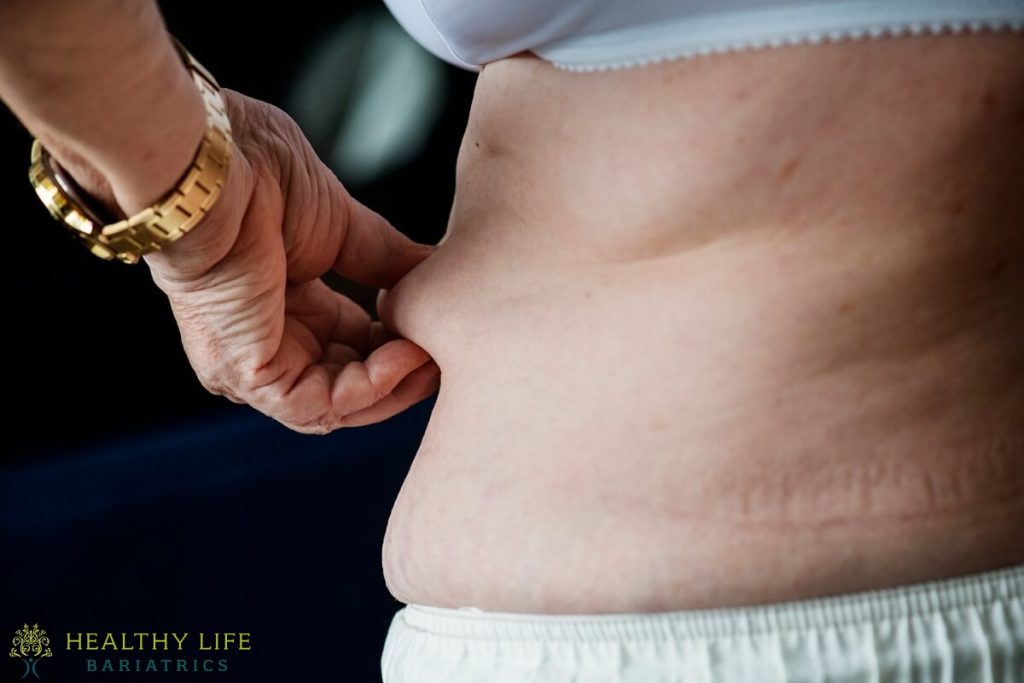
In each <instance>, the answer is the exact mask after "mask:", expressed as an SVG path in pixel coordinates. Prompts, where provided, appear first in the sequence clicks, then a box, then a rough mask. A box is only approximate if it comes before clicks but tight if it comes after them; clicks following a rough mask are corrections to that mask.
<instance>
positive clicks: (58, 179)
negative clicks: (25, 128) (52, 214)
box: [39, 145, 121, 235]
mask: <svg viewBox="0 0 1024 683" xmlns="http://www.w3.org/2000/svg"><path fill="white" fill-rule="evenodd" d="M39 162H40V163H41V164H42V166H43V169H44V171H45V172H46V174H47V175H48V176H49V177H50V178H51V179H52V180H53V182H54V183H55V184H56V185H57V187H59V188H60V190H61V192H63V193H64V195H65V196H66V197H67V199H68V203H69V204H70V205H71V206H72V207H74V209H75V211H76V212H77V213H78V214H79V215H81V216H82V217H84V218H85V219H86V220H87V221H88V222H90V223H92V225H90V226H86V225H81V226H79V225H74V224H72V222H71V221H70V220H67V219H65V222H66V223H67V224H68V225H69V226H70V227H72V228H75V229H76V230H79V231H80V232H84V233H85V234H87V235H90V234H94V232H96V231H98V230H99V229H100V228H102V227H103V226H104V225H109V224H110V223H116V222H117V221H119V220H121V218H120V217H118V216H116V215H114V213H113V212H112V211H110V210H109V209H107V207H105V206H103V204H102V203H100V202H98V201H96V200H95V199H94V198H93V197H91V196H89V194H88V193H87V192H86V191H85V190H83V189H82V188H81V187H79V186H78V183H76V182H75V180H74V178H72V177H71V175H70V174H68V173H67V172H65V171H64V169H63V168H61V167H60V164H58V163H57V160H56V159H54V158H53V156H51V155H50V153H49V152H47V151H46V148H45V147H43V146H42V145H40V155H39ZM77 222H80V221H76V223H77Z"/></svg>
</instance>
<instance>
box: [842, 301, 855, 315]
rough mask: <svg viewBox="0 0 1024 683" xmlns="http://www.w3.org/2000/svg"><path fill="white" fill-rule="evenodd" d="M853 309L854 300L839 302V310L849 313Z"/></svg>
mask: <svg viewBox="0 0 1024 683" xmlns="http://www.w3.org/2000/svg"><path fill="white" fill-rule="evenodd" d="M852 310H853V302H852V301H844V302H843V303H841V304H839V312H840V313H849V312H850V311H852Z"/></svg>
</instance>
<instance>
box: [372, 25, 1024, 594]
mask: <svg viewBox="0 0 1024 683" xmlns="http://www.w3.org/2000/svg"><path fill="white" fill-rule="evenodd" d="M458 173H459V176H458V177H459V182H458V191H457V196H456V199H455V204H454V208H453V212H452V215H451V220H450V224H449V230H448V233H447V236H446V237H445V239H444V240H443V242H442V243H441V246H440V248H439V249H438V250H437V251H436V252H435V253H434V254H433V255H432V256H431V257H430V258H429V259H427V260H426V261H425V262H423V263H422V264H421V265H420V266H418V267H417V268H416V269H414V270H413V271H412V272H411V273H410V274H409V275H407V276H406V277H405V278H404V279H403V280H402V281H401V282H400V283H399V285H398V286H397V287H396V288H395V289H394V290H392V291H391V292H390V293H389V294H388V296H387V297H385V300H384V301H383V306H382V307H381V308H382V312H383V313H384V315H385V319H386V320H388V321H389V322H390V323H391V324H393V325H394V326H395V328H396V329H397V330H398V331H399V332H400V333H401V334H402V335H403V336H405V337H407V338H408V339H410V340H412V341H415V342H416V343H417V344H419V345H420V346H422V347H423V348H424V349H426V350H427V351H428V352H429V353H430V354H431V356H432V357H433V358H434V359H435V360H436V361H437V363H438V364H439V365H440V367H441V371H442V383H441V390H440V395H439V398H438V403H437V407H436V409H435V412H434V414H433V416H432V419H431V422H430V425H429V427H428V430H427V434H426V437H425V439H424V441H423V444H422V447H421V449H420V451H419V453H418V455H417V457H416V459H415V461H414V463H413V465H412V468H411V470H410V472H409V475H408V477H407V479H406V481H405V484H404V486H403V488H402V491H401V493H400V495H399V497H398V500H397V502H396V504H395V506H394V509H393V511H392V514H391V519H390V523H389V527H388V531H387V536H386V539H385V544H384V550H383V563H384V569H385V574H386V577H387V579H388V585H389V587H390V589H391V591H392V592H393V594H394V595H395V596H396V597H397V598H398V599H400V600H402V601H405V602H415V603H422V604H428V605H439V606H447V607H456V606H468V605H472V606H476V607H479V608H482V609H486V610H498V611H512V612H556V613H561V612H623V611H651V610H668V609H680V608H705V607H715V606H726V605H739V604H751V603H763V602H770V601H778V600H787V599H795V598H803V597H810V596H818V595H824V594H830V593H839V592H848V591H857V590H866V589H873V588H879V587H883V586H891V585H895V584H900V583H907V582H914V581H921V580H927V579H934V578H941V577H948V576H952V575H956V574H962V573H967V572H973V571H978V570H984V569H988V568H994V567H1000V566H1005V565H1008V564H1012V563H1016V562H1021V561H1024V544H1022V543H1021V542H1020V539H1021V538H1024V381H1022V380H1024V228H1022V226H1024V40H1022V38H1021V37H1020V36H1019V35H1017V36H1013V35H985V36H952V37H950V36H945V37H922V38H904V39H897V40H875V41H867V42H850V43H843V44H839V45H826V46H807V47H797V48H788V49H783V50H767V51H758V52H748V53H740V54H734V55H727V56H716V57H710V58H705V59H698V60H690V61H682V62H672V63H667V64H663V65H660V66H655V67H648V68H643V69H635V70H628V71H621V72H614V73H601V74H574V73H566V72H560V71H558V70H556V69H554V68H552V67H551V66H550V65H546V64H544V63H543V62H541V61H539V60H536V59H533V58H529V57H521V58H514V59H509V60H505V61H502V62H499V63H496V64H490V65H488V66H486V67H485V68H484V71H483V73H482V74H481V76H480V79H479V82H478V86H477V92H476V98H475V101H474V105H473V110H472V113H471V117H470V122H469V127H468V130H467V132H466V136H465V139H464V142H463V146H462V150H461V157H460V161H459V168H458Z"/></svg>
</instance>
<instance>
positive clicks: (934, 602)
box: [396, 565, 1024, 641]
mask: <svg viewBox="0 0 1024 683" xmlns="http://www.w3.org/2000/svg"><path fill="white" fill-rule="evenodd" d="M1014 600H1020V601H1022V602H1024V565H1019V566H1016V567H1010V568H1004V569H999V570H994V571H992V572H985V573H982V574H974V575H968V576H962V577H954V578H951V579H941V580H938V581H931V582H925V583H919V584H911V585H907V586H898V587H894V588H884V589H880V590H877V591H865V592H859V593H851V594H846V595H835V596H825V597H821V598H811V599H807V600H796V601H788V602H779V603H772V604H765V605H752V606H750V607H729V608H719V609H709V610H677V611H668V612H648V613H643V612H640V613H622V614H585V615H580V614H522V613H508V612H478V613H467V612H461V611H458V610H455V609H452V608H443V607H433V606H427V605H418V604H408V605H406V607H404V608H403V609H401V610H399V612H398V614H397V615H396V616H398V617H399V618H401V619H402V621H403V623H404V625H405V626H407V627H408V628H410V629H413V630H415V631H418V632H420V633H424V634H428V635H430V636H431V637H451V638H471V639H479V640H488V639H492V638H496V637H500V638H501V639H502V640H518V641H532V640H541V639H542V640H569V639H573V638H579V637H580V636H581V635H583V636H585V637H589V638H591V639H596V640H627V641H638V640H660V639H665V638H672V639H676V640H678V639H705V638H719V637H728V636H750V635H758V634H769V633H771V634H777V635H781V634H792V633H798V632H805V631H813V630H821V629H823V628H839V627H849V626H852V625H858V624H864V623H876V622H879V621H883V622H884V621H892V620H899V619H907V618H921V617H927V616H934V615H939V614H946V615H948V614H953V613H957V612H960V611H963V610H965V609H973V610H979V609H980V610H989V609H991V608H993V607H995V606H997V605H1000V604H1003V603H1006V602H1008V601H1014Z"/></svg>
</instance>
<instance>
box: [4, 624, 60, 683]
mask: <svg viewBox="0 0 1024 683" xmlns="http://www.w3.org/2000/svg"><path fill="white" fill-rule="evenodd" d="M11 643H12V644H13V645H14V647H12V648H11V652H10V656H11V657H17V658H18V659H19V660H20V661H21V663H22V664H24V665H25V673H23V674H21V677H22V678H28V676H29V674H32V675H33V676H35V677H36V678H40V676H39V672H38V671H36V664H38V663H39V660H40V659H42V658H43V657H52V656H53V652H52V651H51V650H50V637H49V636H47V635H46V631H44V630H43V629H41V628H39V624H35V625H33V626H32V628H29V626H28V624H25V626H24V627H22V628H20V629H18V630H17V631H15V632H14V638H12V639H11Z"/></svg>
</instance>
